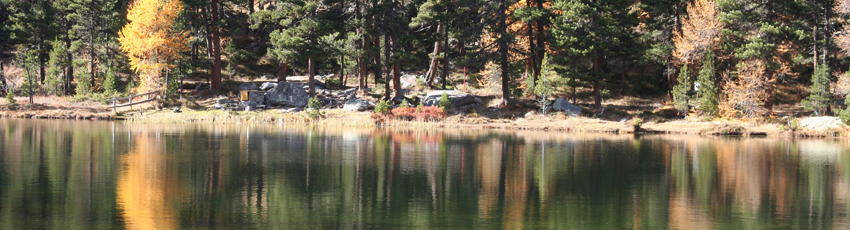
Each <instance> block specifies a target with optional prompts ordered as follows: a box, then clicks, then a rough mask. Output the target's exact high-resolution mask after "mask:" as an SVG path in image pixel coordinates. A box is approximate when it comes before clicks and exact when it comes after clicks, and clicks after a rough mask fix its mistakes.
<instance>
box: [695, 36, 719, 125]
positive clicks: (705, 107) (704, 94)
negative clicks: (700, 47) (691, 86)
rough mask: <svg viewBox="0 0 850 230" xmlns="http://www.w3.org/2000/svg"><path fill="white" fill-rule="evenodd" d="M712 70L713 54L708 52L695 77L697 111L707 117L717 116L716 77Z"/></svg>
mask: <svg viewBox="0 0 850 230" xmlns="http://www.w3.org/2000/svg"><path fill="white" fill-rule="evenodd" d="M714 68H715V67H714V52H712V51H711V50H709V51H708V52H706V53H705V58H704V59H703V60H702V67H701V68H700V70H699V74H698V75H697V83H699V90H698V91H697V98H698V100H699V101H698V102H699V110H700V111H702V113H703V114H706V115H708V116H715V115H717V106H718V105H719V102H718V101H719V99H718V95H717V94H718V92H717V91H718V87H717V77H716V74H715V70H714Z"/></svg>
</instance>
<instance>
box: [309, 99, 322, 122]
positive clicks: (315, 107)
mask: <svg viewBox="0 0 850 230" xmlns="http://www.w3.org/2000/svg"><path fill="white" fill-rule="evenodd" d="M307 108H309V109H308V110H307V117H309V118H310V119H314V120H315V119H318V118H323V117H325V112H323V111H322V110H320V109H321V108H322V100H320V99H319V97H317V96H314V97H311V98H310V99H309V100H307Z"/></svg>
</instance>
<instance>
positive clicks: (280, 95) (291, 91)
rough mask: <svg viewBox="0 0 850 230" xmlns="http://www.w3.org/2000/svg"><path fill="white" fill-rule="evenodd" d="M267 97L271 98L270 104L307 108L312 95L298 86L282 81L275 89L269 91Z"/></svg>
mask: <svg viewBox="0 0 850 230" xmlns="http://www.w3.org/2000/svg"><path fill="white" fill-rule="evenodd" d="M266 95H268V96H269V102H270V103H271V104H272V105H282V106H295V107H304V106H307V100H308V99H309V98H310V95H309V94H307V91H305V90H304V89H303V88H301V87H300V86H299V85H297V84H293V83H290V82H285V81H282V82H280V83H278V84H277V86H275V87H274V88H272V89H271V90H269V91H268V92H267V93H266Z"/></svg>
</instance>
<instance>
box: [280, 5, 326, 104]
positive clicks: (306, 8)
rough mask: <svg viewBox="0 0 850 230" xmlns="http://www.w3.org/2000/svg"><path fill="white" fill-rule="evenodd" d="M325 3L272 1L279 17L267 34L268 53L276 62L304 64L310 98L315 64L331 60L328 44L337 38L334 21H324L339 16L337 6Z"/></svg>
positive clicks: (312, 92)
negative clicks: (277, 26) (277, 27)
mask: <svg viewBox="0 0 850 230" xmlns="http://www.w3.org/2000/svg"><path fill="white" fill-rule="evenodd" d="M333 3H338V2H329V1H320V0H279V1H276V5H277V7H278V8H276V9H274V10H275V11H278V12H277V13H278V14H280V17H281V18H283V20H281V21H279V23H280V24H279V26H280V29H279V30H275V31H274V32H272V33H271V35H270V36H271V41H270V42H271V44H272V48H269V54H270V55H271V56H272V57H273V58H275V59H277V60H291V61H301V62H306V63H305V64H306V65H307V73H308V85H309V89H310V90H309V91H310V96H311V97H312V96H315V94H316V92H315V86H314V85H315V82H314V81H315V79H314V78H315V74H316V71H315V68H316V62H318V61H320V60H326V59H329V58H332V57H333V53H334V52H335V51H334V50H330V49H329V48H330V47H332V44H328V42H331V41H335V40H338V39H339V33H338V32H335V31H333V30H334V27H333V25H334V22H333V21H330V20H327V18H329V17H331V16H332V15H334V14H337V15H338V14H339V11H334V9H336V10H338V8H339V7H338V6H335V5H333Z"/></svg>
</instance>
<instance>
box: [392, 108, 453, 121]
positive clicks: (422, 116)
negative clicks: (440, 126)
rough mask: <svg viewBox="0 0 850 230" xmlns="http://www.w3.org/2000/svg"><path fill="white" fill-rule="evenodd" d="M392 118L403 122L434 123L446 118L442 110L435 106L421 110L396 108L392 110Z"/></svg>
mask: <svg viewBox="0 0 850 230" xmlns="http://www.w3.org/2000/svg"><path fill="white" fill-rule="evenodd" d="M392 113H393V116H395V117H396V118H400V119H404V120H413V119H417V120H425V121H436V120H440V119H443V118H444V117H446V114H445V112H444V111H443V109H442V108H440V107H437V106H425V107H422V108H419V109H417V108H414V107H396V108H394V109H393V110H392Z"/></svg>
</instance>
